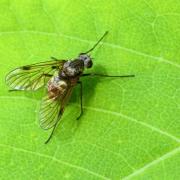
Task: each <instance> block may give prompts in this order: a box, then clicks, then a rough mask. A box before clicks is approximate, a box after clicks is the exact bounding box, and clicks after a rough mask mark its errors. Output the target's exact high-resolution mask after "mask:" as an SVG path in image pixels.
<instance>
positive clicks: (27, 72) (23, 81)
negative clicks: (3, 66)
mask: <svg viewBox="0 0 180 180" xmlns="http://www.w3.org/2000/svg"><path fill="white" fill-rule="evenodd" d="M64 62H65V60H56V59H54V60H51V61H46V62H40V63H36V64H32V65H27V66H21V67H18V68H16V69H14V70H12V71H11V72H9V73H8V74H7V76H6V83H7V85H8V86H9V87H10V88H12V89H16V90H37V89H39V88H41V87H42V86H44V85H45V83H46V80H47V79H49V77H51V76H52V74H53V73H54V72H55V71H57V70H60V69H61V68H62V66H63V64H64Z"/></svg>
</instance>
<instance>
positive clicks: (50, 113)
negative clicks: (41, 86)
mask: <svg viewBox="0 0 180 180" xmlns="http://www.w3.org/2000/svg"><path fill="white" fill-rule="evenodd" d="M61 115H62V110H61V100H60V98H59V97H56V98H51V99H50V98H49V97H48V96H45V97H44V98H43V99H42V103H41V109H40V113H39V116H40V117H39V120H40V126H41V128H43V129H50V128H52V127H53V126H54V125H55V124H56V122H57V121H58V120H59V119H60V116H61Z"/></svg>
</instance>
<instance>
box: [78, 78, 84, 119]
mask: <svg viewBox="0 0 180 180" xmlns="http://www.w3.org/2000/svg"><path fill="white" fill-rule="evenodd" d="M78 84H80V103H81V112H80V115H79V116H78V117H77V120H78V119H80V117H81V116H82V115H83V104H82V96H83V90H82V88H83V87H82V82H81V81H78Z"/></svg>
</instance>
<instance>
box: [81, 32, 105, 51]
mask: <svg viewBox="0 0 180 180" xmlns="http://www.w3.org/2000/svg"><path fill="white" fill-rule="evenodd" d="M107 34H108V31H106V32H105V33H104V34H103V36H102V37H101V38H100V39H99V40H98V41H97V43H96V44H95V45H94V46H93V47H92V48H91V49H89V50H88V51H86V52H85V53H83V54H87V53H89V52H91V51H93V50H94V49H95V47H96V46H97V45H98V44H99V43H100V42H101V41H102V40H103V38H104V37H105V36H106V35H107Z"/></svg>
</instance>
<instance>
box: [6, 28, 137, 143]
mask: <svg viewBox="0 0 180 180" xmlns="http://www.w3.org/2000/svg"><path fill="white" fill-rule="evenodd" d="M107 34H108V31H106V32H105V33H104V35H103V36H102V37H101V38H100V39H99V40H98V41H97V42H96V43H95V45H94V46H93V47H92V48H91V49H89V50H88V51H86V52H84V53H80V54H79V56H78V57H77V58H75V59H72V60H59V59H56V58H54V57H51V60H50V61H46V62H40V63H36V64H31V65H26V66H21V67H18V68H16V69H14V70H12V71H10V72H9V73H8V74H7V76H6V83H7V85H8V86H9V87H10V88H11V90H10V91H22V90H26V91H36V90H38V89H39V88H41V87H43V86H45V85H47V94H46V96H45V97H43V98H42V102H41V107H40V112H39V122H40V126H41V128H43V129H45V130H47V129H51V128H52V131H51V133H50V135H49V138H48V139H47V140H46V142H45V144H47V143H48V142H49V141H50V139H51V138H52V136H53V133H54V130H55V129H56V127H57V125H58V123H59V121H60V119H61V117H62V115H63V112H64V109H65V106H66V104H67V102H68V100H69V98H70V97H71V94H72V91H73V88H74V87H75V86H76V85H78V84H79V85H80V103H81V104H80V110H81V111H80V115H79V116H78V117H77V119H79V118H80V117H81V116H82V114H83V103H82V95H83V86H82V82H81V81H80V77H85V76H99V77H134V75H123V76H109V75H104V74H96V73H93V74H84V73H83V72H84V69H86V68H91V67H92V65H93V61H92V58H91V56H90V52H92V51H93V50H94V49H95V48H96V46H97V45H98V44H99V43H100V42H101V41H102V39H103V38H104V37H105V36H106V35H107Z"/></svg>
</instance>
